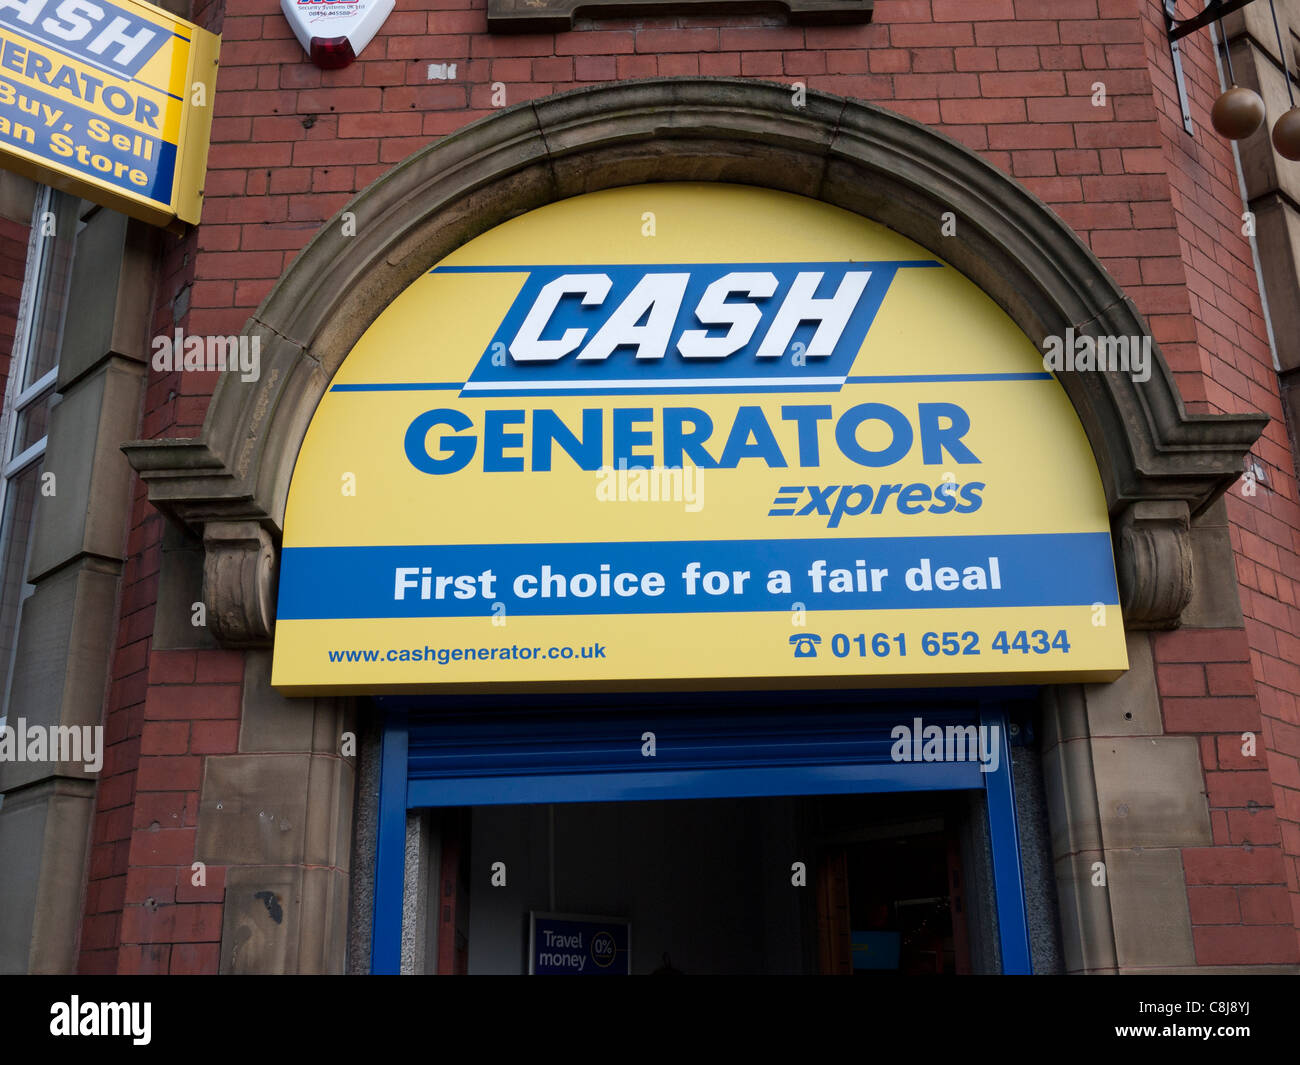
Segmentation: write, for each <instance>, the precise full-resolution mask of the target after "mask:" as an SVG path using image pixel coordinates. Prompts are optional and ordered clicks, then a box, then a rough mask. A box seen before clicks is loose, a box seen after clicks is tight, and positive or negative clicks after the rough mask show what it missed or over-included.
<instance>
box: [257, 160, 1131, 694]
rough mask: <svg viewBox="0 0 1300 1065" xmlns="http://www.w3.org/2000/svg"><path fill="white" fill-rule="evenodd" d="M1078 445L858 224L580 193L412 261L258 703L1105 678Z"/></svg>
mask: <svg viewBox="0 0 1300 1065" xmlns="http://www.w3.org/2000/svg"><path fill="white" fill-rule="evenodd" d="M1127 665H1128V662H1127V658H1126V655H1125V646H1124V628H1123V622H1122V619H1121V617H1120V612H1119V606H1118V596H1117V593H1116V584H1115V570H1114V562H1113V559H1112V556H1111V547H1110V532H1109V522H1108V520H1107V514H1106V506H1105V499H1104V496H1103V492H1102V487H1101V482H1100V478H1099V477H1098V473H1097V469H1096V466H1095V463H1094V460H1093V456H1092V452H1091V450H1090V449H1089V446H1088V442H1087V439H1086V437H1085V435H1084V433H1083V430H1082V428H1081V426H1080V424H1079V421H1078V418H1077V417H1076V415H1075V413H1074V410H1073V408H1072V407H1071V406H1070V403H1069V401H1068V399H1067V398H1066V396H1065V393H1064V391H1063V390H1062V389H1061V387H1060V385H1059V384H1058V383H1057V381H1056V380H1055V379H1054V378H1053V377H1052V375H1051V374H1049V373H1046V372H1044V370H1043V362H1042V356H1041V354H1040V353H1039V352H1038V351H1037V350H1036V349H1035V348H1034V346H1033V344H1032V343H1030V341H1029V340H1028V339H1027V338H1026V337H1025V335H1024V334H1023V333H1021V332H1020V331H1019V330H1018V329H1017V328H1016V326H1015V325H1014V323H1013V322H1012V321H1011V320H1010V319H1009V318H1008V317H1007V315H1006V314H1005V313H1003V312H1002V311H1001V310H1000V309H999V308H998V307H997V306H996V305H995V304H994V303H993V302H992V301H991V300H990V299H989V298H988V297H987V296H985V295H984V294H983V293H982V292H981V291H980V290H979V289H978V288H977V287H976V286H975V285H973V284H972V283H971V282H970V281H969V280H967V279H966V278H965V277H964V276H962V275H961V274H960V273H958V272H957V271H956V270H954V269H953V268H952V267H950V266H947V265H946V264H944V263H943V262H940V261H938V260H936V259H935V258H934V256H932V255H931V254H930V253H929V252H927V251H925V250H924V249H922V248H921V247H919V246H918V245H916V244H913V243H912V242H910V241H908V240H906V239H904V238H902V237H900V236H898V235H897V234H895V233H892V232H891V231H889V230H887V229H885V228H884V227H882V226H879V225H876V224H873V223H871V222H868V221H866V220H864V219H862V218H859V217H857V216H855V215H852V214H849V213H846V212H844V211H841V210H839V209H836V208H832V207H828V206H826V205H825V204H821V203H818V202H815V201H811V200H807V199H803V198H801V197H796V196H791V195H787V194H784V193H777V192H771V191H766V190H759V189H753V188H744V187H738V186H726V185H687V184H680V185H673V184H663V185H652V186H640V187H633V188H623V189H616V190H610V191H606V192H600V193H593V194H590V195H586V196H578V197H575V198H573V199H569V200H564V201H562V202H559V203H555V204H552V205H550V206H548V207H544V208H541V209H540V210H536V211H533V212H531V213H529V214H527V215H523V216H521V217H519V218H516V219H513V220H511V221H509V222H506V223H505V224H503V225H501V226H499V227H497V228H496V229H493V230H491V231H490V232H488V233H485V234H483V235H482V236H480V237H478V238H477V239H475V240H473V241H471V242H470V243H468V244H467V245H465V246H464V247H463V248H461V249H460V250H459V251H457V252H455V253H454V254H452V255H450V256H448V257H447V258H446V259H444V260H443V261H442V262H440V263H438V264H436V265H434V266H433V267H432V269H430V270H429V272H428V273H426V274H424V275H423V276H422V277H421V278H420V279H419V280H418V281H416V282H415V283H414V284H412V285H411V286H410V287H409V288H408V289H407V290H406V291H405V292H404V293H403V294H402V295H401V296H399V297H398V298H397V299H396V300H395V301H394V302H393V303H392V304H391V305H390V306H389V307H388V308H387V309H386V310H385V311H384V312H383V313H382V314H381V315H380V316H379V318H378V319H377V320H376V321H375V323H374V324H373V325H372V326H371V327H370V329H369V330H367V332H366V334H365V335H364V336H363V337H362V338H361V340H360V342H359V343H358V344H357V346H356V348H355V349H354V350H353V351H352V353H351V354H350V355H349V357H348V358H347V360H346V361H345V362H344V364H343V366H342V367H341V368H340V370H339V372H338V374H337V376H336V377H335V379H334V381H333V382H332V384H331V386H330V389H329V391H328V392H327V393H326V395H325V396H324V398H323V399H322V401H321V404H320V406H319V408H318V409H317V411H316V414H315V416H314V418H313V420H312V423H311V426H310V427H309V429H308V431H307V435H306V439H305V440H304V443H303V446H302V450H301V453H300V454H299V456H298V461H297V465H296V467H295V470H294V475H293V481H292V485H291V487H290V491H289V500H288V509H287V513H286V516H285V530H284V549H283V554H282V557H281V568H280V590H279V609H278V620H277V624H276V634H275V662H274V670H273V678H272V679H273V683H274V684H275V685H276V686H277V687H280V688H282V689H283V690H286V691H290V692H300V693H306V692H310V691H313V690H321V689H332V690H352V691H371V692H385V691H387V692H393V691H402V690H411V691H414V690H420V689H425V690H431V689H444V688H446V689H447V690H450V689H453V688H454V689H460V690H466V689H469V688H471V687H475V686H479V685H492V684H496V685H513V686H516V687H518V688H527V687H538V686H546V685H585V686H589V687H605V688H618V687H634V686H635V687H647V686H656V685H662V686H676V687H691V686H694V687H709V686H713V687H726V686H745V685H751V686H753V685H758V686H764V685H776V684H780V685H787V686H790V685H804V686H815V685H819V684H838V685H869V684H884V683H899V684H901V683H911V684H918V683H961V682H965V681H973V680H976V679H979V680H984V681H989V680H992V679H999V680H1006V679H1021V680H1025V681H1030V680H1046V679H1066V678H1074V679H1092V680H1103V679H1112V678H1114V677H1115V676H1117V675H1118V674H1119V673H1120V672H1122V671H1123V670H1124V669H1126V668H1127Z"/></svg>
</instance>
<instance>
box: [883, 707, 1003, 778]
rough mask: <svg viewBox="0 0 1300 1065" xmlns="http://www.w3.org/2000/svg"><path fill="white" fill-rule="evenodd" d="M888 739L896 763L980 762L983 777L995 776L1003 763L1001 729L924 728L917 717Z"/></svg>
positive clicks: (980, 727)
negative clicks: (992, 774)
mask: <svg viewBox="0 0 1300 1065" xmlns="http://www.w3.org/2000/svg"><path fill="white" fill-rule="evenodd" d="M889 738H890V739H891V740H893V741H894V745H893V746H892V747H890V748H889V757H890V758H891V759H892V760H893V761H895V762H978V763H979V767H980V772H981V773H996V772H997V771H998V765H999V764H1000V763H1001V759H1002V729H1001V726H999V725H925V724H923V723H922V721H921V719H920V718H919V717H914V718H913V719H912V723H911V724H910V725H895V726H894V727H893V728H892V729H890V731H889Z"/></svg>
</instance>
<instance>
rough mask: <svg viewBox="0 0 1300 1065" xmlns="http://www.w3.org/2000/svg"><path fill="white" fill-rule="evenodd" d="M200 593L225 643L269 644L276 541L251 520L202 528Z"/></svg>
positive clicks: (209, 616)
mask: <svg viewBox="0 0 1300 1065" xmlns="http://www.w3.org/2000/svg"><path fill="white" fill-rule="evenodd" d="M203 547H204V559H203V599H204V601H205V602H206V604H207V608H208V624H209V626H210V627H211V628H212V632H213V635H214V636H216V638H217V640H218V641H220V643H222V644H223V645H224V646H226V647H269V646H271V634H272V632H273V631H274V629H275V561H276V552H275V545H274V544H273V543H272V542H271V537H270V535H269V534H268V533H267V531H266V530H265V529H263V528H262V527H261V526H260V525H258V524H257V522H254V521H213V522H209V523H208V524H207V525H205V526H204V528H203Z"/></svg>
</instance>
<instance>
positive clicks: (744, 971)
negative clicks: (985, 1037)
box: [425, 792, 992, 975]
mask: <svg viewBox="0 0 1300 1065" xmlns="http://www.w3.org/2000/svg"><path fill="white" fill-rule="evenodd" d="M973 798H975V794H974V793H960V792H940V793H917V794H909V795H906V796H891V795H834V796H796V797H772V798H744V799H702V800H690V799H687V800H666V801H652V802H621V803H619V802H616V803H573V804H555V805H551V804H548V805H533V806H480V807H474V808H470V809H465V808H461V809H456V810H445V811H438V812H437V816H436V819H435V827H434V835H435V837H436V838H437V840H438V847H439V850H440V851H441V853H440V854H439V856H438V857H439V862H438V869H437V871H436V872H435V873H433V874H432V875H431V881H432V882H431V883H430V884H429V885H428V887H427V888H426V891H427V892H428V897H427V905H428V906H429V907H430V910H429V912H431V913H433V914H434V915H435V917H434V919H433V920H432V921H430V922H429V923H428V925H427V931H426V938H427V943H426V944H425V950H426V952H427V953H426V959H425V971H426V972H439V973H449V972H450V973H466V972H467V973H469V974H470V975H477V974H498V975H517V974H522V973H527V972H561V973H575V974H582V975H601V974H605V973H610V972H617V973H622V972H630V973H633V974H665V975H668V974H678V973H684V974H701V973H707V974H729V975H748V974H806V973H843V974H848V973H853V974H855V975H897V974H954V973H964V972H969V971H971V947H970V942H971V930H970V927H969V923H970V922H969V915H968V908H967V905H966V900H965V894H966V890H967V889H966V881H967V878H966V876H965V875H964V865H966V864H969V865H972V866H976V867H978V866H979V865H980V864H981V859H982V858H983V857H984V856H983V855H982V854H981V853H979V842H980V832H979V827H978V825H977V824H976V823H974V822H976V821H977V820H978V811H977V810H976V809H975V807H974V804H973V803H972V801H971V800H972V799H973ZM963 853H965V855H966V860H965V862H964V861H963ZM498 863H499V864H498ZM465 870H467V871H468V876H467V877H466V876H464V875H463V872H462V871H465ZM494 870H495V871H494ZM458 873H461V875H457V874H458ZM975 880H976V881H977V882H978V880H979V876H978V875H977V876H976V877H975ZM976 890H979V888H978V887H977V888H976ZM548 915H580V919H579V920H577V921H576V922H571V923H564V921H565V919H564V917H561V918H560V919H559V920H560V922H561V923H560V924H558V925H557V924H556V922H555V921H548V920H547V916H548ZM602 919H607V920H609V921H610V922H611V923H612V924H615V925H617V926H621V927H622V928H624V929H625V932H624V933H623V935H624V936H625V937H626V944H625V948H624V949H625V950H626V953H627V955H628V956H626V957H623V956H621V955H622V953H623V951H622V950H620V951H619V952H618V953H619V955H620V956H619V957H617V958H616V959H615V961H614V963H613V964H610V962H609V959H608V958H606V957H601V956H593V954H592V946H593V940H596V942H597V944H598V943H599V939H598V938H597V937H599V936H600V935H601V933H602V931H604V929H602V927H601V923H600V922H601V920H602ZM975 925H976V928H975V933H974V934H975V939H976V953H977V954H980V953H986V951H985V950H984V948H986V947H987V942H983V941H982V940H987V938H988V936H989V934H990V933H991V931H992V929H990V928H988V927H987V926H985V925H982V924H981V923H980V915H979V914H976V915H975ZM556 929H558V931H557V930H556ZM440 940H441V942H440ZM444 948H445V949H444Z"/></svg>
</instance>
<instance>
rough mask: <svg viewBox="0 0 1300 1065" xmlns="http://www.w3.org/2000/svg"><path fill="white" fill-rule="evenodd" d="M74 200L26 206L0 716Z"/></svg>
mask: <svg viewBox="0 0 1300 1065" xmlns="http://www.w3.org/2000/svg"><path fill="white" fill-rule="evenodd" d="M80 206H81V201H80V200H79V199H78V198H77V197H75V196H69V195H67V194H65V193H62V192H58V191H56V190H54V189H51V188H48V187H45V186H41V187H39V188H38V189H37V193H36V201H35V204H34V206H33V208H32V226H31V234H30V238H29V241H28V245H27V270H26V276H25V277H24V278H23V293H22V300H21V302H20V304H19V307H18V325H17V328H16V329H15V332H14V348H13V355H12V357H11V359H10V361H9V380H8V382H7V384H6V387H5V397H4V411H3V416H0V694H2V695H3V699H4V702H3V705H2V706H0V722H3V720H4V717H5V716H7V715H8V712H9V701H10V690H9V689H10V684H11V682H12V680H13V666H14V656H15V655H16V653H17V648H18V621H19V616H20V613H21V610H22V604H23V602H24V601H26V599H27V597H28V596H30V595H31V594H32V592H33V591H34V589H33V588H32V586H31V585H29V584H28V583H27V560H28V556H29V549H30V546H31V536H32V528H33V524H34V522H33V519H34V518H35V515H36V501H37V499H38V498H39V495H40V491H41V473H42V466H43V464H44V459H45V433H46V427H47V425H48V423H49V417H50V411H51V410H52V409H53V407H54V406H55V404H57V403H58V401H59V395H58V393H57V392H56V391H55V381H56V379H57V378H58V375H59V347H60V345H61V343H62V339H63V322H64V315H65V313H66V311H67V306H68V287H69V281H70V279H71V276H72V252H73V248H74V246H75V244H76V235H77V231H78V229H79V228H80V225H81V223H80V222H79V220H78V214H79V209H80Z"/></svg>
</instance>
